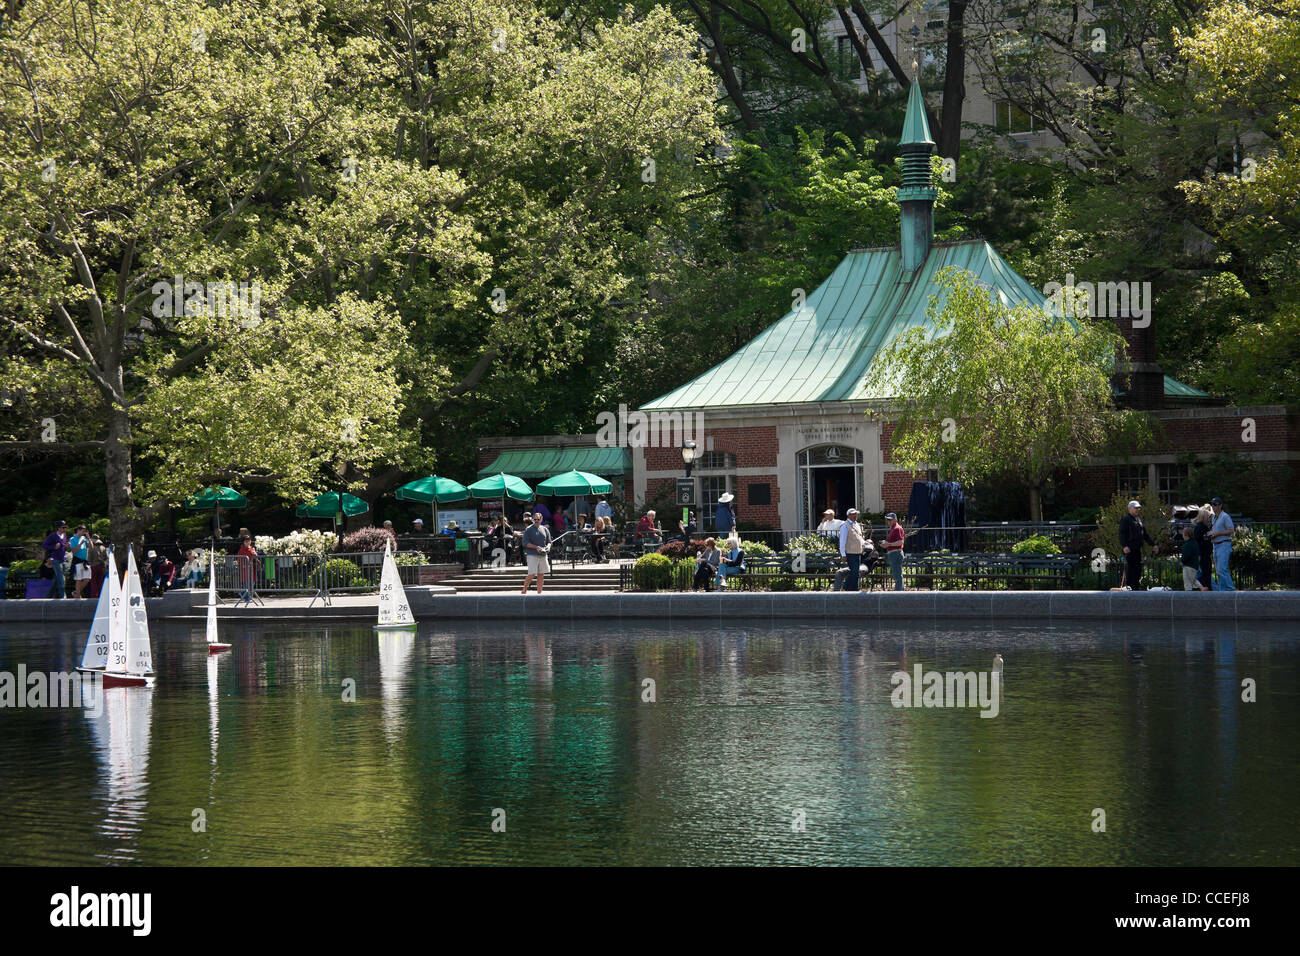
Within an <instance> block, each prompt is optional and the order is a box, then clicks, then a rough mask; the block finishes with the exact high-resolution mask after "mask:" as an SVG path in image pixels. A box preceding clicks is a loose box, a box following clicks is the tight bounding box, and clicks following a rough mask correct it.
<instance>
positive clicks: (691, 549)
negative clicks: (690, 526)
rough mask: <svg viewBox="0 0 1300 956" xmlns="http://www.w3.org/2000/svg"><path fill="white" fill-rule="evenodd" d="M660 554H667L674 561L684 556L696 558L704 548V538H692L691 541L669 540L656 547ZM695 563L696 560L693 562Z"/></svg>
mask: <svg viewBox="0 0 1300 956" xmlns="http://www.w3.org/2000/svg"><path fill="white" fill-rule="evenodd" d="M655 550H656V551H657V552H658V553H659V554H666V555H668V557H670V558H672V559H673V560H674V561H678V560H681V559H682V558H694V557H695V556H696V555H697V554H699V553H700V552H701V551H703V550H704V539H703V538H700V539H692V540H691V541H690V542H689V543H687V542H682V541H669V542H668V543H667V544H661V545H659V547H657V548H655ZM691 563H692V564H694V562H693V561H692V562H691Z"/></svg>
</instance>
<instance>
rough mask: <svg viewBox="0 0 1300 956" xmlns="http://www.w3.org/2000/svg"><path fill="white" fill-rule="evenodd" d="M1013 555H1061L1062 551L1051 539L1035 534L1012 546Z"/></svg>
mask: <svg viewBox="0 0 1300 956" xmlns="http://www.w3.org/2000/svg"><path fill="white" fill-rule="evenodd" d="M1011 553H1012V554H1047V555H1050V554H1060V553H1061V549H1060V547H1059V546H1058V545H1057V544H1056V542H1055V541H1053V540H1052V539H1051V538H1049V537H1047V536H1046V535H1042V534H1033V535H1030V536H1029V537H1028V538H1025V539H1023V540H1021V541H1017V542H1016V543H1015V544H1014V545H1012V546H1011Z"/></svg>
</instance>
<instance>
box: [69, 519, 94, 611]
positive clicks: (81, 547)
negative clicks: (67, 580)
mask: <svg viewBox="0 0 1300 956" xmlns="http://www.w3.org/2000/svg"><path fill="white" fill-rule="evenodd" d="M68 550H69V551H71V552H72V580H73V581H74V582H76V584H75V587H76V594H77V598H78V599H81V598H84V597H85V596H86V593H85V592H86V585H88V584H90V532H89V530H88V529H87V528H86V526H85V525H84V524H79V525H77V532H76V534H74V535H73V536H72V538H71V539H70V540H69V541H68Z"/></svg>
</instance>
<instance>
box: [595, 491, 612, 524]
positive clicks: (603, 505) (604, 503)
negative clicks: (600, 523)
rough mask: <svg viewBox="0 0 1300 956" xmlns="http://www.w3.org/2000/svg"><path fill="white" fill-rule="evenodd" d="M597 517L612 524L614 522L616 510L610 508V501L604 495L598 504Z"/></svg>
mask: <svg viewBox="0 0 1300 956" xmlns="http://www.w3.org/2000/svg"><path fill="white" fill-rule="evenodd" d="M596 517H597V518H604V519H605V520H606V521H609V522H611V523H612V522H613V520H614V509H613V508H611V507H610V506H609V501H608V500H606V498H605V496H604V495H601V496H600V500H599V501H597V502H596Z"/></svg>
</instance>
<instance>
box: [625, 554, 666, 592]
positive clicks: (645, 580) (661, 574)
mask: <svg viewBox="0 0 1300 956" xmlns="http://www.w3.org/2000/svg"><path fill="white" fill-rule="evenodd" d="M672 575H673V559H672V558H670V557H668V555H666V554H659V553H658V552H656V551H652V552H651V553H649V554H643V555H641V557H639V558H637V559H636V564H634V565H633V566H632V585H633V587H635V588H636V589H637V590H638V591H658V590H660V589H662V588H666V587H668V585H669V584H670V583H671V581H672Z"/></svg>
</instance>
